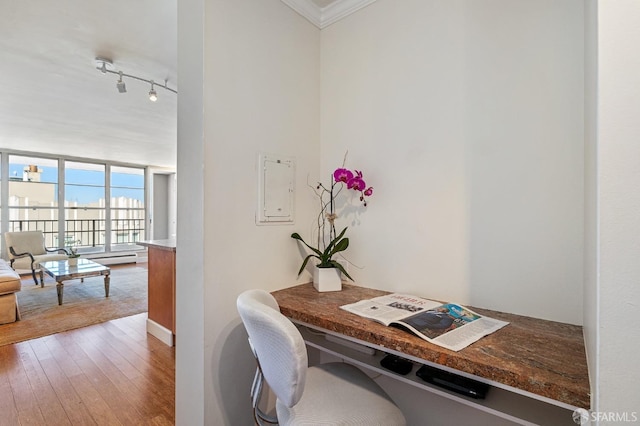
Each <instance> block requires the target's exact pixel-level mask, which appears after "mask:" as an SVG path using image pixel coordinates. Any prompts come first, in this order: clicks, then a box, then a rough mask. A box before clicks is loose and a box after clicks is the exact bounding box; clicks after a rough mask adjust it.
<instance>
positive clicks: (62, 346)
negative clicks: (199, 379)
mask: <svg viewBox="0 0 640 426" xmlns="http://www.w3.org/2000/svg"><path fill="white" fill-rule="evenodd" d="M146 319H147V314H146V313H143V314H139V315H134V316H131V317H125V318H120V319H116V320H112V321H108V322H104V323H101V324H96V325H92V326H89V327H84V328H80V329H76V330H71V331H67V332H64V333H59V334H54V335H51V336H46V337H41V338H39V339H34V340H29V341H25V342H21V343H16V344H13V345H5V346H2V347H0V425H1V426H5V425H7V426H16V425H20V426H22V425H47V426H50V425H100V426H102V425H127V426H128V425H159V426H162V425H173V424H174V418H175V417H174V406H175V398H174V394H175V348H173V347H169V346H166V345H165V344H164V343H162V342H160V341H159V340H157V339H156V338H154V337H152V336H149V335H147V332H146Z"/></svg>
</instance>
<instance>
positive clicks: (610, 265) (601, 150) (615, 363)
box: [589, 0, 640, 424]
mask: <svg viewBox="0 0 640 426" xmlns="http://www.w3.org/2000/svg"><path fill="white" fill-rule="evenodd" d="M639 44H640V3H639V2H637V1H635V0H619V1H615V2H611V1H599V2H598V46H597V49H598V50H597V54H598V79H597V89H598V91H597V101H598V103H597V113H598V119H597V153H598V155H597V158H598V167H597V197H598V200H597V201H598V234H597V237H598V255H599V257H598V273H599V274H598V278H599V279H598V287H597V292H598V296H599V300H598V302H599V316H598V319H597V320H598V321H597V327H598V332H597V335H598V339H599V340H598V342H597V343H598V348H599V353H598V356H597V357H596V362H597V363H598V365H597V368H598V373H599V374H598V379H599V380H598V381H597V383H596V388H595V392H597V395H598V397H597V403H598V405H597V407H596V408H597V409H598V410H599V411H602V412H617V413H627V415H631V413H633V412H635V415H636V418H638V419H640V394H639V393H638V371H639V369H638V363H637V358H638V357H637V353H638V351H639V350H640V334H639V333H638V332H637V331H636V330H635V329H634V326H633V324H634V323H635V321H637V318H638V315H639V314H640V309H639V308H638V306H640V286H639V285H638V283H639V282H640V262H639V261H638V259H639V258H640V239H639V236H640V215H639V214H638V212H640V191H639V190H638V185H637V182H639V181H640V161H639V160H640V144H639V143H638V135H640V120H639V119H638V118H639V117H640V51H639V50H638V45H639ZM589 348H590V349H591V350H593V345H592V344H590V345H589ZM602 424H618V423H617V422H602Z"/></svg>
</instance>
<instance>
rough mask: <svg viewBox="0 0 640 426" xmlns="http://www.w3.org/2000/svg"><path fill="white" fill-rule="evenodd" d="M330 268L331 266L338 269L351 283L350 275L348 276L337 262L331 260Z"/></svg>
mask: <svg viewBox="0 0 640 426" xmlns="http://www.w3.org/2000/svg"><path fill="white" fill-rule="evenodd" d="M331 266H333V267H334V268H336V269H338V270H339V271H340V272H342V273H343V274H344V276H345V277H347V278H349V279H350V280H351V281H353V278H351V275H349V274H348V273H347V271H346V270H345V269H344V266H342V264H340V263H339V262H337V261H335V260H332V261H331Z"/></svg>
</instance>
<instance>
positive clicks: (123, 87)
mask: <svg viewBox="0 0 640 426" xmlns="http://www.w3.org/2000/svg"><path fill="white" fill-rule="evenodd" d="M119 74H120V79H119V80H118V82H117V83H116V87H117V88H118V92H120V93H125V92H126V91H127V86H126V85H125V84H124V81H122V71H120V72H119Z"/></svg>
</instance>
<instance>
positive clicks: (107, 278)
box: [104, 274, 111, 297]
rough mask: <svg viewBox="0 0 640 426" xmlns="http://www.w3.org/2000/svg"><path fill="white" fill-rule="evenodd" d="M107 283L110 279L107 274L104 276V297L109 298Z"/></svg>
mask: <svg viewBox="0 0 640 426" xmlns="http://www.w3.org/2000/svg"><path fill="white" fill-rule="evenodd" d="M109 281H111V278H109V274H107V275H105V276H104V297H109Z"/></svg>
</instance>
